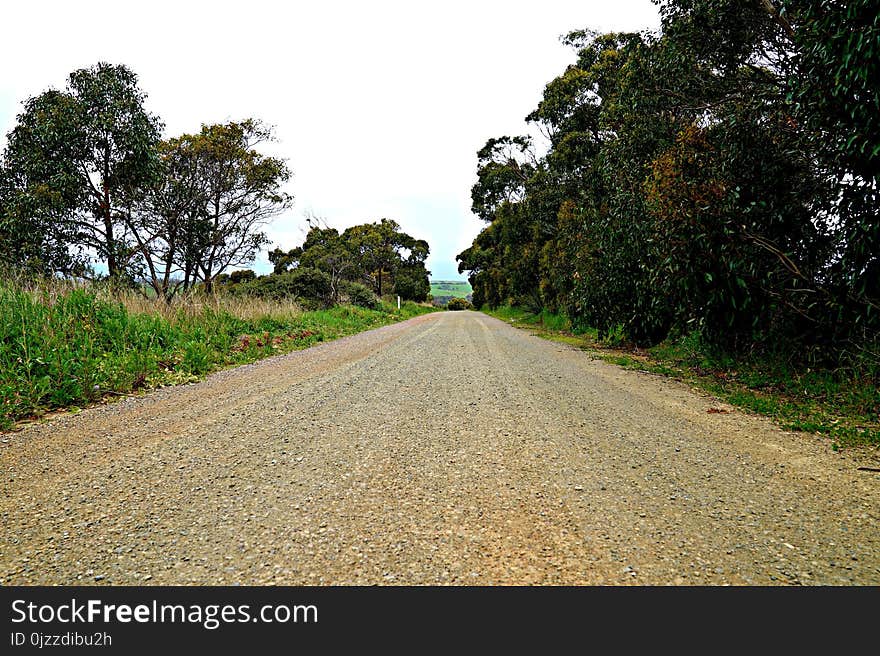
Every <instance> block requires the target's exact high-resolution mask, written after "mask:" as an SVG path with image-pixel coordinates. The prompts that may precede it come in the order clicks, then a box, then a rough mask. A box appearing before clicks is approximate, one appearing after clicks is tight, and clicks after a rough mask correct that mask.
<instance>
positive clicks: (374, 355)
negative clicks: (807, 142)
mask: <svg viewBox="0 0 880 656" xmlns="http://www.w3.org/2000/svg"><path fill="white" fill-rule="evenodd" d="M720 406H723V404H719V402H718V401H717V400H714V399H710V398H708V397H705V396H702V395H700V394H698V393H695V392H693V391H691V390H689V389H688V388H686V387H685V386H684V385H682V384H680V383H677V382H675V381H672V380H668V379H663V378H658V377H656V376H651V375H647V374H641V373H638V372H632V371H625V370H622V369H619V368H616V367H614V366H612V365H609V364H605V363H602V362H599V361H597V360H593V359H591V358H590V357H589V356H588V355H587V354H585V353H583V352H581V351H578V350H576V349H573V348H569V347H565V346H562V345H559V344H556V343H552V342H547V341H544V340H541V339H538V338H536V337H533V336H531V335H529V334H527V333H526V332H523V331H519V330H516V329H514V328H511V327H510V326H508V325H507V324H505V323H504V322H502V321H498V320H496V319H492V318H489V317H487V316H485V315H482V314H479V313H475V312H447V313H438V314H432V315H425V316H422V317H417V318H415V319H412V320H410V321H408V322H405V323H401V324H395V325H392V326H386V327H384V328H380V329H377V330H373V331H369V332H366V333H361V334H359V335H355V336H352V337H348V338H345V339H341V340H338V341H336V342H332V343H328V344H323V345H319V346H316V347H314V348H311V349H307V350H305V351H300V352H296V353H292V354H289V355H284V356H278V357H274V358H270V359H268V360H263V361H261V362H258V363H254V364H251V365H246V366H243V367H239V368H236V369H230V370H227V371H223V372H220V373H217V374H214V375H212V376H210V377H209V378H208V379H206V380H205V381H203V382H201V383H197V384H191V385H185V386H181V387H177V388H167V389H163V390H159V391H156V392H153V393H150V394H146V395H143V396H138V397H131V398H127V399H124V400H121V401H119V402H117V403H113V404H109V405H105V406H100V407H96V408H91V409H88V410H84V411H82V412H80V413H78V414H75V415H74V414H62V415H58V416H56V417H54V418H52V419H51V420H50V421H47V422H42V423H35V424H32V425H29V426H27V427H25V428H24V429H23V430H21V431H19V432H17V433H11V434H7V435H4V441H3V442H2V443H0V463H2V470H0V471H2V497H0V498H2V500H0V513H2V517H3V527H2V534H0V536H2V552H0V579H2V581H3V583H4V584H83V585H88V584H93V583H95V582H98V583H100V584H112V585H125V584H129V585H166V584H185V585H194V584H227V585H236V584H243V585H244V584H317V585H327V584H383V585H405V584H452V585H493V584H613V585H645V584H649V585H650V584H673V585H688V584H699V585H720V584H756V585H770V584H797V585H808V584H810V585H828V584H831V585H841V584H842V585H847V584H849V585H852V584H858V585H877V584H880V555H878V554H880V534H878V531H877V530H876V526H877V519H878V514H880V513H878V509H880V503H878V501H880V492H878V490H880V487H878V482H880V476H878V475H877V474H872V473H865V472H860V471H857V470H856V468H857V466H859V465H865V464H868V465H871V466H875V467H876V464H877V463H876V456H875V455H874V454H873V453H872V452H870V451H856V450H847V451H845V452H844V453H842V454H838V453H834V452H832V450H831V448H830V444H829V442H828V441H827V440H826V439H823V438H821V437H818V436H814V435H810V434H795V433H789V432H785V431H782V430H780V429H778V428H775V427H774V426H773V425H772V424H771V423H770V422H768V421H767V420H765V419H762V418H759V417H755V416H751V415H747V414H744V413H741V412H738V411H735V410H733V409H732V408H726V407H724V409H725V410H728V412H724V413H720V412H719V413H707V412H706V410H707V408H709V407H716V408H717V407H720ZM572 481H578V483H577V484H576V485H573V484H572ZM96 572H100V574H96Z"/></svg>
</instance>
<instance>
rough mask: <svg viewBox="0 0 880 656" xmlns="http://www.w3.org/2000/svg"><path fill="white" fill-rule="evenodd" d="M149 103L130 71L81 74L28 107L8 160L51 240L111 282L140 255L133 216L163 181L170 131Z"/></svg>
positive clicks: (100, 68) (113, 68)
mask: <svg viewBox="0 0 880 656" xmlns="http://www.w3.org/2000/svg"><path fill="white" fill-rule="evenodd" d="M145 99H146V96H145V94H144V93H143V92H142V91H141V90H140V88H139V87H138V83H137V76H136V75H135V74H134V73H133V72H132V71H131V70H130V69H128V68H127V67H125V66H123V65H111V64H108V63H103V62H102V63H99V64H97V65H95V66H93V67H91V68H83V69H79V70H76V71H74V72H73V73H71V74H70V76H69V77H68V80H67V86H66V88H65V89H64V90H63V91H59V90H54V89H50V90H48V91H45V92H44V93H42V94H40V95H38V96H35V97H33V98H30V99H28V100H27V101H25V103H24V111H23V112H22V113H21V114H19V116H18V122H17V125H16V126H15V128H13V130H12V132H10V134H9V141H8V144H7V146H6V150H5V152H4V161H5V165H6V166H7V167H8V168H10V169H12V170H14V171H15V172H16V175H17V176H19V184H18V191H19V192H20V194H22V196H23V198H22V199H21V200H22V202H23V203H24V204H25V205H26V206H27V208H26V211H27V212H28V213H30V214H31V215H33V216H36V215H38V214H39V215H41V216H43V217H45V218H46V219H47V220H49V219H51V226H48V227H50V228H51V232H53V233H55V234H57V235H64V236H65V238H68V239H70V240H71V246H73V247H79V248H83V249H86V250H87V251H88V252H90V253H92V254H94V255H95V256H96V257H97V258H98V259H99V260H100V261H102V262H103V263H104V264H105V265H106V268H107V273H108V274H109V276H110V277H111V278H118V277H120V276H122V275H123V274H124V273H125V272H126V268H127V266H128V265H129V264H130V261H131V256H132V253H133V251H132V249H131V235H130V234H129V232H128V230H127V226H126V221H125V217H126V213H127V208H128V207H129V206H130V204H131V202H133V200H134V199H136V198H137V197H138V196H139V195H140V194H141V193H142V191H143V190H144V189H145V188H147V187H149V186H150V185H151V184H153V183H154V182H155V180H156V179H157V176H158V175H159V166H158V157H157V153H156V144H157V143H158V141H159V136H160V133H161V129H162V125H161V123H160V121H159V119H158V118H157V117H156V116H154V115H153V114H151V113H150V112H148V111H147V110H146V109H145V107H144V102H145Z"/></svg>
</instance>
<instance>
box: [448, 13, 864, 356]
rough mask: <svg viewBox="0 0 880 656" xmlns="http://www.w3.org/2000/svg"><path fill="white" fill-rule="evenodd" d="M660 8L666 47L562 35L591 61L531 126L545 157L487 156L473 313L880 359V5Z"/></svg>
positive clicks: (650, 339) (564, 78) (472, 256)
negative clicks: (557, 316)
mask: <svg viewBox="0 0 880 656" xmlns="http://www.w3.org/2000/svg"><path fill="white" fill-rule="evenodd" d="M656 4H658V5H659V6H660V15H661V19H662V29H661V31H659V32H657V33H650V32H643V33H638V34H636V33H631V34H624V33H612V34H596V33H595V32H592V31H589V30H583V31H578V32H572V33H570V34H568V35H567V36H566V37H565V38H564V40H563V41H564V43H565V44H566V45H569V46H571V47H572V48H573V49H574V50H575V52H576V55H575V57H574V61H573V62H572V64H571V65H570V66H568V67H567V68H566V70H565V71H564V72H563V73H562V74H561V75H559V76H558V77H557V78H556V79H554V80H552V81H550V82H549V83H548V84H547V86H546V87H545V90H544V94H543V98H542V99H541V101H540V103H539V104H538V107H537V108H536V109H535V110H534V111H533V112H532V113H531V114H529V116H528V117H527V121H529V122H530V123H533V124H534V127H535V128H536V129H537V130H540V132H542V133H543V134H546V135H548V137H549V149H548V151H547V152H546V153H545V154H543V155H542V154H541V153H540V152H539V151H538V150H537V149H536V148H535V147H534V145H533V143H532V141H531V139H530V138H528V137H510V136H504V137H499V138H493V139H489V141H488V142H487V143H486V145H485V146H484V147H483V148H482V149H481V150H480V151H479V152H478V153H477V183H476V184H475V185H474V186H473V188H472V191H471V198H472V201H473V203H472V210H473V212H474V213H475V214H476V215H477V216H479V217H480V218H481V219H483V220H484V221H486V223H487V226H486V228H485V229H484V230H483V231H482V232H481V233H480V234H479V235H478V236H477V238H476V239H475V240H474V242H473V244H472V245H471V246H470V247H469V248H468V249H466V250H465V251H463V252H462V253H460V254H459V256H458V260H459V262H460V265H459V271H460V272H465V271H468V272H469V280H470V282H471V285H472V286H473V289H474V293H473V299H474V302H475V303H476V304H477V305H478V306H480V305H483V304H486V305H488V306H489V307H493V308H495V307H499V306H503V305H507V304H511V305H516V306H520V307H523V308H527V309H528V310H529V311H531V312H533V313H539V312H541V311H542V310H549V311H550V312H557V311H564V312H565V313H566V314H567V316H568V318H569V319H570V322H571V324H572V326H574V327H580V328H584V327H587V326H591V327H594V328H596V329H597V330H598V331H599V334H600V335H601V336H602V337H609V336H611V335H615V336H616V337H617V338H621V339H626V340H631V341H634V342H636V343H638V344H641V345H651V344H656V343H657V342H659V341H662V340H664V339H666V338H667V337H669V336H675V335H686V334H691V333H693V332H694V331H696V332H698V333H699V334H700V335H701V337H702V338H703V339H704V340H705V341H706V343H707V344H708V345H710V346H711V347H712V348H717V349H719V350H721V351H727V352H730V353H731V354H749V353H752V352H754V351H763V352H764V353H766V354H769V353H771V352H772V353H774V354H776V355H779V356H783V357H789V358H791V359H792V361H795V360H799V361H800V362H801V363H802V364H804V365H806V366H813V365H817V366H832V367H836V366H839V365H840V364H841V363H842V362H843V361H846V362H859V361H861V360H862V359H865V358H867V359H872V360H873V361H874V362H877V361H878V356H877V355H876V350H875V349H874V347H873V346H872V344H875V343H876V342H877V341H880V337H878V335H880V312H878V311H877V308H878V307H880V222H878V221H877V216H878V209H880V194H878V191H877V190H878V189H880V176H878V171H880V167H878V162H880V145H878V144H877V134H878V126H880V120H878V116H880V114H878V111H877V105H878V102H880V101H878V100H877V98H878V93H877V88H878V87H877V84H876V83H874V82H873V80H875V79H876V77H877V75H876V70H877V67H878V61H880V60H878V57H877V47H878V44H880V24H878V22H877V20H876V14H877V12H876V9H877V7H876V1H875V0H854V1H853V2H846V3H843V2H828V1H826V0H805V1H800V0H798V1H796V0H781V1H777V2H759V1H758V0H748V1H746V2H742V1H737V2H734V0H658V2H657V3H656ZM856 37H858V38H856ZM872 72H873V73H874V74H873V75H872Z"/></svg>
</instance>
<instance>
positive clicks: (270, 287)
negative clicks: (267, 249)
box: [235, 266, 333, 308]
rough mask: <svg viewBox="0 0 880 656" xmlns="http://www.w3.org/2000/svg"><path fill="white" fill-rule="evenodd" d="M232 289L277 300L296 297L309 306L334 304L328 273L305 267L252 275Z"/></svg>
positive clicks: (239, 292)
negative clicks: (267, 274)
mask: <svg viewBox="0 0 880 656" xmlns="http://www.w3.org/2000/svg"><path fill="white" fill-rule="evenodd" d="M235 292H236V293H237V294H242V295H249V296H256V297H257V298H265V299H272V300H277V301H280V300H295V301H297V302H298V303H300V304H301V305H303V306H304V307H310V308H318V307H329V306H330V305H333V295H332V292H333V289H332V284H331V279H330V276H329V274H327V273H325V272H323V271H321V270H320V269H315V268H312V267H306V266H300V267H297V268H296V269H293V270H292V271H289V272H287V273H282V274H278V275H275V274H273V275H269V276H260V277H259V278H254V279H253V280H251V281H248V282H244V283H241V284H240V285H238V286H237V287H236V289H235Z"/></svg>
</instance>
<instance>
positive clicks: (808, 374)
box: [483, 307, 880, 450]
mask: <svg viewBox="0 0 880 656" xmlns="http://www.w3.org/2000/svg"><path fill="white" fill-rule="evenodd" d="M483 311H484V312H486V314H489V315H491V316H494V317H497V318H499V319H502V320H504V321H507V322H508V323H510V324H511V325H513V326H516V327H520V328H525V329H528V330H530V331H532V332H533V333H534V334H536V335H538V336H539V337H543V338H545V339H549V340H553V341H557V342H562V343H565V344H569V345H570V346H574V347H577V348H580V349H582V350H584V351H587V352H588V353H589V354H590V355H591V356H592V357H595V358H598V359H601V360H604V361H605V362H609V363H611V364H615V365H618V366H621V367H624V368H626V369H635V370H638V371H646V372H649V373H653V374H658V375H662V376H670V377H673V378H677V379H679V380H682V381H685V382H687V383H689V384H691V385H693V386H694V387H697V388H699V389H702V390H704V391H706V392H709V393H710V394H712V395H713V396H715V397H717V398H719V399H721V400H723V401H725V402H727V403H729V404H730V405H733V406H736V407H739V408H743V409H745V410H748V411H750V412H754V413H757V414H761V415H765V416H768V417H771V418H772V419H774V420H775V421H776V422H777V423H778V424H779V426H780V427H781V428H783V429H785V430H791V431H808V432H813V433H819V434H822V435H825V436H827V437H828V438H829V439H830V440H831V441H832V442H831V446H832V448H833V449H835V450H838V449H840V448H842V447H851V446H865V445H870V446H875V447H876V446H880V388H878V385H877V379H878V371H877V370H876V369H872V368H870V367H869V366H867V365H866V366H865V367H864V368H862V369H853V368H849V369H837V370H815V369H811V368H797V367H792V366H791V365H789V364H788V363H787V362H785V361H782V360H774V359H772V358H766V357H764V358H746V357H739V358H732V357H731V356H729V355H724V354H717V353H712V352H711V350H710V349H707V348H706V347H705V346H704V345H703V344H702V343H701V342H700V340H699V336H698V335H689V336H686V337H681V338H679V339H676V340H667V341H665V342H663V343H661V344H658V345H657V346H654V347H652V348H649V349H638V348H635V347H632V346H627V345H625V344H622V343H621V342H620V340H619V339H615V338H613V337H612V339H610V340H605V341H600V340H599V339H598V337H597V333H596V331H595V330H592V329H587V330H582V331H577V333H576V332H575V331H572V328H571V325H570V324H569V322H568V320H567V319H566V318H565V317H564V316H560V315H554V314H550V313H547V312H543V313H541V314H535V313H532V312H528V311H526V310H523V309H520V308H511V307H501V308H498V309H497V310H483Z"/></svg>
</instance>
